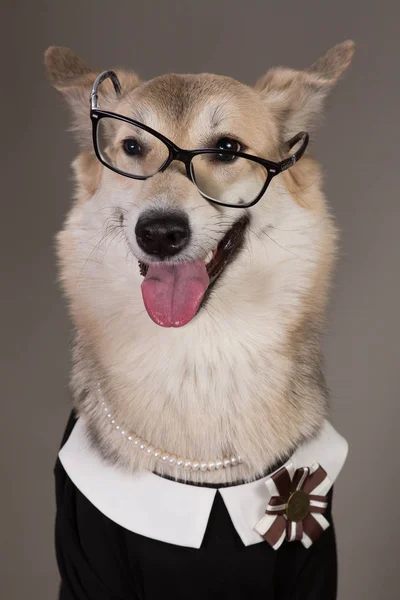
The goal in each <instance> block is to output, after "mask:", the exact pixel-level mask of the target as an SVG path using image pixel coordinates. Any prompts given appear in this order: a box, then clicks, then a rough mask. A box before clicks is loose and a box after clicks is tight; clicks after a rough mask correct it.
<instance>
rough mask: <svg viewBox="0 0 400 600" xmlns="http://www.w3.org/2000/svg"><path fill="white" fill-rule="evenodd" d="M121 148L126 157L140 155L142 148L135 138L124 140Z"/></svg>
mask: <svg viewBox="0 0 400 600" xmlns="http://www.w3.org/2000/svg"><path fill="white" fill-rule="evenodd" d="M122 148H123V150H124V152H125V154H128V156H137V155H138V154H141V153H142V147H141V145H140V144H139V142H138V141H137V140H135V138H126V139H125V140H124V141H123V142H122Z"/></svg>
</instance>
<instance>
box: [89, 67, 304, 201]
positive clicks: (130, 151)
mask: <svg viewBox="0 0 400 600" xmlns="http://www.w3.org/2000/svg"><path fill="white" fill-rule="evenodd" d="M107 78H110V79H111V81H112V82H113V85H114V89H115V92H116V94H117V95H119V94H120V93H121V86H120V83H119V81H118V77H117V76H116V74H115V73H114V71H104V72H103V73H101V74H100V75H99V76H98V77H97V79H96V80H95V82H94V84H93V89H92V93H91V96H90V107H91V110H90V118H91V120H92V125H93V145H94V150H95V152H96V156H97V158H98V159H99V161H100V162H101V163H102V164H103V165H105V166H106V167H108V168H109V169H111V170H112V171H115V172H116V173H119V174H120V175H123V176H125V177H131V178H132V179H140V180H144V179H149V178H150V177H152V176H153V175H155V174H156V173H160V172H163V171H165V170H166V169H167V168H168V167H169V165H170V164H171V163H172V162H173V161H174V160H178V161H181V162H182V163H183V164H184V165H185V169H186V175H187V177H188V178H189V179H190V181H192V182H193V183H194V185H195V186H196V187H197V189H198V191H199V193H200V194H201V195H202V196H203V197H204V198H205V199H206V200H208V201H209V202H213V203H215V204H220V205H222V206H229V207H232V208H248V207H250V206H253V205H254V204H256V202H258V201H259V200H260V198H261V197H262V196H263V194H264V193H265V191H266V189H267V187H268V185H269V183H270V182H271V180H272V179H273V177H275V176H276V175H278V174H279V173H281V172H282V171H285V170H286V169H289V167H291V166H292V165H294V164H295V163H296V162H297V161H298V160H299V159H300V158H301V157H302V156H303V154H304V152H305V150H306V148H307V145H308V140H309V136H308V133H306V132H304V131H301V132H300V133H298V134H297V135H295V136H294V137H293V138H292V139H291V140H289V141H288V142H286V147H287V151H288V152H290V150H292V149H293V148H294V147H295V146H296V145H298V144H300V146H299V148H298V149H297V150H296V151H295V152H294V153H293V154H292V155H291V156H290V157H289V158H286V159H284V160H282V161H280V162H273V161H270V160H265V159H263V158H259V157H258V156H253V155H251V154H246V153H244V152H241V151H240V145H239V143H238V142H236V141H235V140H233V139H231V138H228V137H224V138H222V139H221V140H220V141H219V142H218V146H217V147H216V148H202V149H197V150H183V149H182V148H179V147H178V146H177V145H176V144H174V143H173V142H171V140H169V139H168V138H166V137H165V136H163V135H162V134H161V133H159V132H158V131H155V130H154V129H152V128H151V127H148V126H147V125H144V124H143V123H139V122H138V121H135V120H133V119H129V118H128V117H124V116H122V115H119V114H117V113H113V112H109V111H106V110H101V109H100V108H99V104H98V88H99V86H100V84H101V83H102V82H103V81H104V80H105V79H107Z"/></svg>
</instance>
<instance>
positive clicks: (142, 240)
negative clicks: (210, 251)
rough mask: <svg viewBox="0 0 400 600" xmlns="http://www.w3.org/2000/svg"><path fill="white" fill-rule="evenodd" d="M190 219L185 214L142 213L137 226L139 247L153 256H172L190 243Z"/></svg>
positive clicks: (163, 257)
mask: <svg viewBox="0 0 400 600" xmlns="http://www.w3.org/2000/svg"><path fill="white" fill-rule="evenodd" d="M190 233H191V232H190V226H189V220H188V218H187V217H186V215H184V214H177V213H173V214H166V213H163V214H151V215H146V214H145V215H142V216H141V217H140V218H139V220H138V222H137V224H136V227H135V235H136V240H137V243H138V245H139V247H140V248H141V249H142V250H143V251H144V252H146V254H149V255H151V256H153V257H157V258H160V259H165V258H170V257H172V256H175V255H176V254H179V252H181V251H182V250H183V249H184V248H186V246H187V245H188V244H189V240H190Z"/></svg>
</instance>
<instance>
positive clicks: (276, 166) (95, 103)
mask: <svg viewBox="0 0 400 600" xmlns="http://www.w3.org/2000/svg"><path fill="white" fill-rule="evenodd" d="M108 78H110V79H111V81H112V83H113V86H114V90H115V93H116V94H117V96H120V95H121V84H120V82H119V79H118V77H117V75H116V73H115V72H114V71H110V70H108V71H103V72H102V73H100V75H98V76H97V77H96V79H95V81H94V84H93V87H92V92H91V94H90V119H91V121H92V138H93V147H94V151H95V154H96V156H97V158H98V160H99V161H100V162H101V163H102V164H103V165H104V166H105V167H107V168H108V169H111V170H112V171H115V173H118V174H119V175H122V176H124V177H129V178H131V179H138V180H141V181H143V180H146V179H150V178H151V177H153V176H154V175H157V174H158V173H162V172H164V171H165V170H166V169H167V168H168V167H169V165H170V164H171V163H172V162H173V161H174V160H178V161H180V162H182V163H183V164H184V165H185V168H186V176H187V177H188V179H189V180H190V181H191V182H192V183H193V184H194V185H195V186H196V189H197V190H198V192H199V194H200V195H201V196H202V197H203V198H205V199H206V200H207V201H208V202H211V203H213V204H218V205H219V206H226V207H229V208H250V207H251V206H254V205H255V204H257V202H259V200H261V198H262V196H263V195H264V194H265V192H266V190H267V188H268V186H269V184H270V183H271V181H272V179H273V178H274V177H275V176H276V175H279V173H282V172H283V171H286V170H287V169H289V168H290V167H292V166H293V165H294V164H296V163H297V162H298V161H299V160H300V158H301V157H302V156H303V154H304V152H305V151H306V148H307V146H308V142H309V134H308V133H307V132H306V131H300V132H299V133H298V134H296V135H295V136H294V137H292V138H291V139H290V140H288V141H287V142H285V144H286V145H287V147H288V150H291V149H292V148H293V147H294V146H295V145H296V144H297V143H299V142H300V141H302V144H301V146H300V148H298V150H296V152H294V154H292V155H291V156H289V157H288V158H285V159H284V160H281V161H280V162H274V161H271V160H266V159H264V158H260V157H258V156H253V155H252V154H246V153H245V152H240V151H234V150H228V149H223V148H198V149H196V150H184V149H183V148H179V146H177V145H176V144H175V143H174V142H172V141H171V140H169V139H168V138H167V137H165V136H164V135H162V133H159V132H158V131H156V130H155V129H152V128H151V127H148V126H147V125H144V123H140V122H139V121H135V120H134V119H130V118H129V117H125V116H123V115H119V114H118V113H114V112H110V111H108V110H102V109H101V108H99V99H98V89H99V86H100V84H101V83H103V81H105V80H106V79H108ZM106 117H109V118H113V119H117V120H118V121H122V122H125V123H129V124H131V125H134V126H135V127H138V128H139V129H142V130H143V131H147V132H148V133H150V134H151V135H153V136H154V137H156V138H157V139H159V140H160V141H161V142H163V143H164V144H165V146H166V147H167V148H168V157H167V158H166V160H165V161H164V162H163V163H162V165H161V166H160V167H159V169H158V170H157V171H155V172H154V173H152V174H151V175H132V174H130V173H126V172H125V171H121V170H120V169H118V167H114V166H113V165H111V164H109V163H108V162H107V161H106V160H105V159H104V158H103V157H102V155H101V153H100V151H99V148H98V143H97V127H98V124H99V122H100V120H101V119H102V118H106ZM201 154H226V155H229V156H235V157H236V156H237V157H238V158H244V159H247V160H250V161H252V162H255V163H258V164H260V165H262V166H263V167H264V168H265V169H266V171H267V178H266V181H265V183H264V185H263V187H262V189H261V191H260V193H259V194H258V196H257V197H256V198H255V200H252V201H251V202H248V203H245V204H229V203H227V202H220V201H218V200H215V199H214V198H211V197H209V196H207V194H205V193H203V192H202V191H201V190H200V189H199V187H198V186H197V184H196V181H195V179H194V172H192V169H191V162H192V159H193V158H194V157H195V156H198V155H201Z"/></svg>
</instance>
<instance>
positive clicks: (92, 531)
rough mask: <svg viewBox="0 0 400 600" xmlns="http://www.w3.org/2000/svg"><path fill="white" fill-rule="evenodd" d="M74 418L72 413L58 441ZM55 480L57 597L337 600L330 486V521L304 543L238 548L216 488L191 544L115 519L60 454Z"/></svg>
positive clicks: (67, 599) (64, 599) (92, 599)
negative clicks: (197, 542)
mask: <svg viewBox="0 0 400 600" xmlns="http://www.w3.org/2000/svg"><path fill="white" fill-rule="evenodd" d="M74 423H75V418H74V417H73V416H71V419H70V421H69V423H68V426H67V429H66V432H65V435H64V440H63V443H64V442H65V441H66V440H67V439H68V437H69V435H70V433H71V431H72V429H73V427H74ZM55 479H56V499H57V516H56V539H55V541H56V553H57V561H58V566H59V570H60V574H61V580H62V582H61V588H60V596H59V599H60V600H139V599H140V600H156V599H157V600H161V599H162V598H174V599H187V600H197V599H199V600H200V599H202V600H206V599H207V600H213V599H215V600H217V599H218V600H220V599H221V598H227V599H228V598H229V599H230V600H236V599H239V598H240V599H249V600H251V599H260V598H264V599H266V600H289V599H291V600H294V599H298V600H321V599H323V600H335V599H336V589H337V562H336V544H335V534H334V528H333V524H332V517H331V505H332V490H331V491H330V493H329V507H328V511H327V513H326V514H325V516H326V517H327V519H328V521H329V522H330V523H331V526H330V527H329V528H328V529H327V530H326V531H324V533H323V535H322V536H321V537H320V538H319V539H318V540H317V541H316V542H315V543H314V544H313V545H312V546H311V548H309V549H306V548H305V547H304V546H303V545H302V544H301V543H300V542H292V543H284V544H283V545H282V546H281V547H280V548H279V550H277V551H275V550H273V549H272V548H271V547H270V546H269V545H268V544H267V543H266V542H261V543H257V544H253V545H250V546H245V545H244V544H243V542H242V541H241V539H240V537H239V536H238V534H237V532H236V530H235V528H234V527H233V524H232V521H231V519H230V516H229V514H228V512H227V509H226V508H225V505H224V502H223V500H222V498H221V495H220V494H219V493H217V494H216V495H215V500H214V504H213V506H212V510H211V513H210V518H209V521H208V525H207V529H206V533H205V536H204V539H203V542H202V545H201V547H200V548H199V549H196V548H187V547H182V546H177V545H174V544H169V543H165V542H160V541H158V540H154V539H151V538H148V537H144V536H142V535H139V534H137V533H133V532H132V531H128V530H127V529H125V528H124V527H121V526H120V525H118V524H116V523H115V522H114V521H112V520H111V519H109V518H107V517H106V516H105V515H103V514H102V513H101V512H100V511H99V510H98V509H97V508H96V507H95V506H94V505H93V504H92V503H91V502H90V501H89V500H88V499H87V498H86V497H85V496H84V495H83V494H82V493H81V492H80V491H79V490H78V489H77V487H76V486H75V485H74V484H73V482H72V481H71V479H70V478H69V476H68V475H67V473H66V471H65V470H64V468H63V466H62V464H61V462H60V460H59V459H57V463H56V466H55ZM188 485H190V484H188ZM218 487H221V486H218Z"/></svg>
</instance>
